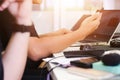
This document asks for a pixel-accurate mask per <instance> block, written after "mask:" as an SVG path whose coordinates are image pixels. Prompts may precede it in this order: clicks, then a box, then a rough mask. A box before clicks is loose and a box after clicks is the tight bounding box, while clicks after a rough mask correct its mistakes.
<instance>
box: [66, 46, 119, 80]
mask: <svg viewBox="0 0 120 80" xmlns="http://www.w3.org/2000/svg"><path fill="white" fill-rule="evenodd" d="M64 55H65V57H67V58H71V57H77V56H78V57H88V58H85V59H80V60H75V61H71V62H70V64H71V65H72V67H69V68H68V72H70V73H72V74H76V75H80V76H84V77H88V78H90V79H94V80H106V79H107V80H108V79H109V80H120V49H118V48H117V50H115V49H113V50H112V49H111V50H106V49H104V50H81V51H66V52H64ZM116 75H119V78H118V79H115V78H113V77H114V76H116ZM117 77H118V76H117ZM110 78H111V79H110Z"/></svg>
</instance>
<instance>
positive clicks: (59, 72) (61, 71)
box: [47, 47, 89, 80]
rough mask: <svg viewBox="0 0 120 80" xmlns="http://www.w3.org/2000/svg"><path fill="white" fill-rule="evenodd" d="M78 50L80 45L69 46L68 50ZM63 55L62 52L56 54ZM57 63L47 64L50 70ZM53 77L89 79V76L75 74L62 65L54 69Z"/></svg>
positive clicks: (65, 79)
mask: <svg viewBox="0 0 120 80" xmlns="http://www.w3.org/2000/svg"><path fill="white" fill-rule="evenodd" d="M71 49H72V50H78V49H79V47H69V48H67V49H66V50H71ZM60 55H63V54H62V52H61V53H58V54H55V55H54V56H60ZM55 66H56V65H55V64H52V63H49V64H48V65H47V68H48V70H50V69H51V68H53V67H55ZM51 77H52V79H53V80H89V79H88V78H84V77H81V76H77V75H74V74H71V73H69V72H68V71H67V69H65V68H61V67H57V68H55V69H53V71H52V72H51Z"/></svg>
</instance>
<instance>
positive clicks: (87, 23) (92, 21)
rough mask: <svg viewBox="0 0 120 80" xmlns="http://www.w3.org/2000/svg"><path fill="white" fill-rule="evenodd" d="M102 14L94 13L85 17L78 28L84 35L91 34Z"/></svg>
mask: <svg viewBox="0 0 120 80" xmlns="http://www.w3.org/2000/svg"><path fill="white" fill-rule="evenodd" d="M101 16H102V14H101V13H96V14H94V15H92V16H90V17H88V18H86V19H85V20H84V21H83V22H82V24H81V26H80V28H79V29H78V30H80V31H82V32H84V33H85V35H86V36H87V35H89V34H91V33H92V32H93V31H95V30H96V29H97V28H98V26H99V24H100V19H101Z"/></svg>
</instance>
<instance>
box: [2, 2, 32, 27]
mask: <svg viewBox="0 0 120 80" xmlns="http://www.w3.org/2000/svg"><path fill="white" fill-rule="evenodd" d="M6 8H8V10H9V12H10V13H11V14H12V15H13V16H14V17H15V18H16V22H17V23H18V24H20V25H24V24H25V25H31V24H32V20H31V14H32V0H4V1H3V3H2V4H1V5H0V11H3V10H5V9H6Z"/></svg>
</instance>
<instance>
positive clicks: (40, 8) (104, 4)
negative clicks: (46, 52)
mask: <svg viewBox="0 0 120 80" xmlns="http://www.w3.org/2000/svg"><path fill="white" fill-rule="evenodd" d="M119 3H120V0H42V3H41V4H33V15H32V18H33V22H34V24H35V27H36V30H37V32H38V33H39V34H44V33H48V32H52V31H55V30H58V29H60V28H67V29H71V28H72V27H73V26H74V25H75V23H76V22H77V21H78V19H80V17H81V16H82V15H83V14H94V13H95V12H96V11H97V10H101V9H105V10H120V5H119ZM117 32H120V28H119V29H118V30H117Z"/></svg>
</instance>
